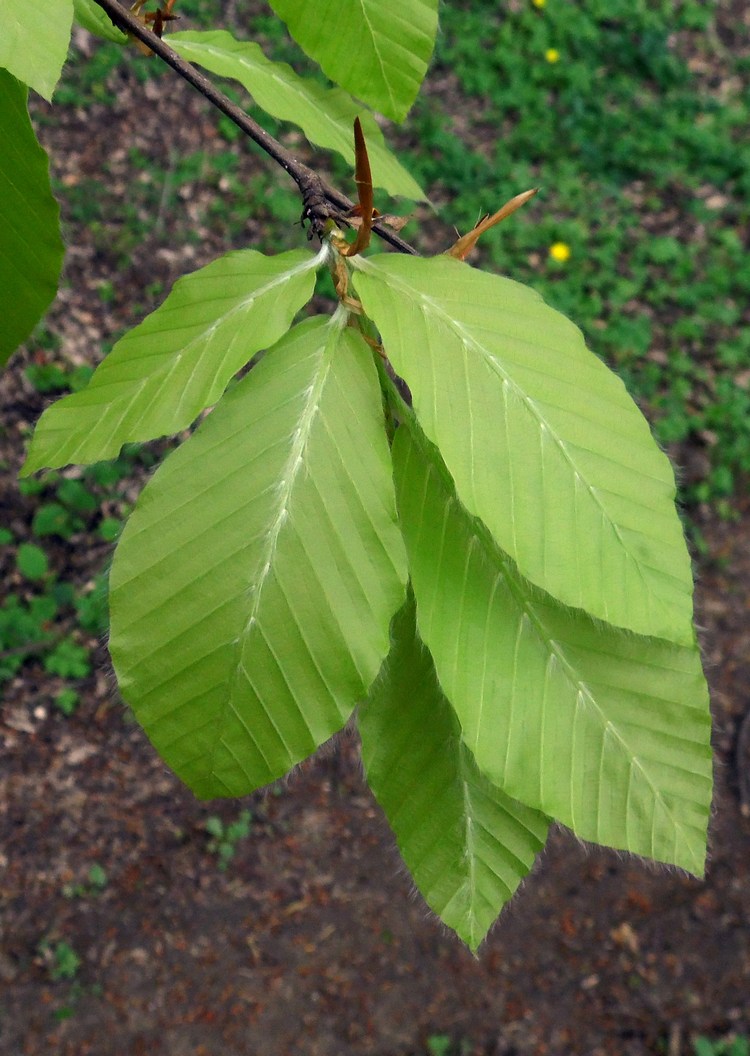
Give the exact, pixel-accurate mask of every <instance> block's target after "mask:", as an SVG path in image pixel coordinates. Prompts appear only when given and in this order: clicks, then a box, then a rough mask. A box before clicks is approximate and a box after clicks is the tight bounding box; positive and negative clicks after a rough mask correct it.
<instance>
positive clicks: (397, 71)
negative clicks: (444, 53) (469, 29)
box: [270, 0, 438, 121]
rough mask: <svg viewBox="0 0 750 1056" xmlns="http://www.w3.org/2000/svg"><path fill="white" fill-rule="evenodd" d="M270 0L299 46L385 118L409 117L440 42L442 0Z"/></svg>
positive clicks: (337, 81)
mask: <svg viewBox="0 0 750 1056" xmlns="http://www.w3.org/2000/svg"><path fill="white" fill-rule="evenodd" d="M270 3H271V7H272V8H273V9H274V11H275V12H276V14H277V15H278V16H279V17H280V18H283V20H284V21H285V22H286V24H287V27H288V29H289V32H290V33H291V35H292V36H293V37H294V39H295V40H296V41H297V43H298V44H299V45H300V47H301V48H302V49H303V50H304V51H305V52H306V53H307V54H308V55H309V56H310V58H311V59H313V60H314V61H315V62H317V63H318V64H319V66H320V67H321V68H322V69H323V71H324V72H325V74H326V75H327V76H328V77H330V79H331V80H332V81H335V82H336V83H337V84H340V85H341V87H342V88H345V89H346V90H347V91H348V92H351V93H352V95H356V96H357V97H358V98H359V99H363V100H364V101H365V102H366V103H367V104H368V105H369V106H372V107H374V109H376V110H380V112H381V113H382V114H385V116H386V117H390V118H392V119H393V120H394V121H402V120H403V119H404V117H405V116H406V114H407V112H408V110H409V107H410V106H411V105H412V103H413V102H414V100H415V98H416V96H417V93H418V91H419V87H420V85H421V83H422V81H423V79H424V75H425V73H426V72H427V66H428V63H429V61H430V57H431V55H432V49H433V47H434V45H435V36H436V34H437V24H438V4H437V0H400V2H399V3H398V4H388V3H383V0H270ZM344 26H345V27H346V32H342V27H344Z"/></svg>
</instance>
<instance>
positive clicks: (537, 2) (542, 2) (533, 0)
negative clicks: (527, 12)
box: [531, 0, 547, 7]
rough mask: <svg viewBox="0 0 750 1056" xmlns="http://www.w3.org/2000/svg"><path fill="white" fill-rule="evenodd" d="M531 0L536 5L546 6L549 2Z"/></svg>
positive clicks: (545, 0)
mask: <svg viewBox="0 0 750 1056" xmlns="http://www.w3.org/2000/svg"><path fill="white" fill-rule="evenodd" d="M531 2H532V4H533V5H534V7H544V5H545V4H546V3H547V0H531Z"/></svg>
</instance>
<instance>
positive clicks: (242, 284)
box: [21, 249, 325, 476]
mask: <svg viewBox="0 0 750 1056" xmlns="http://www.w3.org/2000/svg"><path fill="white" fill-rule="evenodd" d="M324 259H325V254H324V252H321V253H319V254H318V256H317V257H314V256H313V255H312V254H311V253H310V252H309V251H308V250H293V251H291V252H289V253H279V254H278V256H275V257H265V256H263V254H262V253H257V252H256V251H255V250H252V249H246V250H240V251H239V252H234V253H227V254H226V255H225V256H223V257H219V259H218V260H215V261H213V262H212V263H211V264H208V265H207V266H206V267H205V268H201V269H200V270H199V271H195V272H193V273H192V275H186V276H184V277H183V278H181V279H179V280H178V281H177V282H176V283H175V285H174V289H173V290H172V292H171V293H170V294H169V296H168V297H167V299H166V301H165V302H164V304H162V305H161V307H159V308H157V309H156V311H155V312H152V313H151V315H149V316H147V317H146V319H144V320H143V322H142V323H141V324H140V325H139V326H136V327H135V329H134V330H131V331H130V332H129V333H127V334H125V336H124V337H123V338H121V339H120V340H119V341H118V342H117V344H116V345H115V347H114V348H113V349H112V351H111V352H110V354H109V355H108V356H107V358H106V359H105V360H104V361H103V362H102V363H101V364H100V366H99V367H98V368H97V370H96V371H95V372H94V375H93V377H92V379H91V381H90V382H89V384H88V386H87V387H86V388H85V389H81V391H80V392H74V393H72V394H71V395H70V396H66V397H65V398H64V399H62V400H58V402H57V403H54V404H52V406H51V407H49V408H48V409H47V410H46V411H45V412H44V414H43V415H42V417H41V418H40V420H39V422H38V424H37V427H36V431H35V433H34V438H33V440H32V442H31V447H30V449H29V456H28V458H27V459H26V462H25V464H24V466H23V469H22V470H21V475H22V476H26V475H28V474H29V473H33V472H34V471H35V470H37V469H41V468H42V467H43V466H64V465H66V464H67V463H68V462H98V461H100V460H103V459H107V458H116V457H117V455H118V454H119V451H120V448H121V447H122V445H123V444H125V443H128V442H130V441H136V440H137V441H144V440H153V439H155V438H156V437H158V436H164V435H166V434H169V433H178V432H180V430H181V429H185V428H187V426H188V425H190V423H191V422H192V421H194V420H195V418H196V417H197V416H198V415H199V414H200V412H201V411H202V410H204V409H205V408H206V407H209V406H210V405H211V404H213V403H215V402H216V400H218V398H219V397H220V396H221V394H222V392H223V391H224V389H225V387H226V385H227V382H228V381H229V380H230V378H231V377H232V375H234V374H236V373H237V371H238V370H239V369H240V367H242V366H244V364H245V363H247V362H248V361H249V360H250V359H251V358H252V357H253V356H254V355H255V353H256V352H259V351H260V350H261V349H263V348H267V347H268V346H269V345H272V344H273V343H274V342H275V341H278V339H279V338H280V337H281V335H282V334H283V333H284V332H285V331H286V330H287V329H288V328H289V325H290V324H291V322H292V319H293V318H294V316H295V314H296V313H297V312H298V311H299V309H300V308H302V307H303V305H304V304H305V303H306V302H307V301H308V300H309V299H310V297H311V296H312V292H313V289H314V286H315V269H316V268H317V267H318V266H319V265H320V264H321V263H322V262H323V260H324Z"/></svg>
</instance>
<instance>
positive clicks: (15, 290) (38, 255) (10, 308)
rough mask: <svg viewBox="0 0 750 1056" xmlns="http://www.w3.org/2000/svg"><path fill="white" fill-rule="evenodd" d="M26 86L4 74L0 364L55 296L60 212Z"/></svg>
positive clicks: (0, 85)
mask: <svg viewBox="0 0 750 1056" xmlns="http://www.w3.org/2000/svg"><path fill="white" fill-rule="evenodd" d="M27 95H28V92H27V89H26V86H25V85H23V84H21V82H20V81H17V80H16V79H15V77H13V76H12V75H11V74H10V73H8V72H7V71H6V70H0V144H2V146H1V147H0V289H1V290H2V291H3V320H2V326H0V363H4V362H5V361H6V360H7V359H8V357H9V356H10V354H11V352H13V351H14V349H15V348H17V346H18V345H19V344H20V343H21V342H22V341H24V340H25V339H26V338H27V337H28V336H29V334H30V332H31V331H32V329H33V328H34V326H35V325H36V323H37V322H38V321H39V319H40V318H41V316H42V315H43V314H44V312H45V311H46V309H47V307H48V306H49V304H50V301H51V300H52V298H53V297H54V296H55V293H56V291H57V282H58V279H59V277H60V268H61V266H62V259H63V244H62V239H61V237H60V210H59V208H58V205H57V202H56V201H55V199H54V197H53V196H52V191H51V189H50V182H49V163H48V161H47V155H46V154H45V152H44V150H43V149H42V147H41V146H40V145H39V143H38V142H37V139H36V136H35V135H34V130H33V128H32V127H31V121H30V120H29V113H28V110H27V107H26V99H27Z"/></svg>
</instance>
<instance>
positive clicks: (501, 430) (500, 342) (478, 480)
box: [352, 255, 694, 645]
mask: <svg viewBox="0 0 750 1056" xmlns="http://www.w3.org/2000/svg"><path fill="white" fill-rule="evenodd" d="M352 266H353V268H354V269H355V273H354V282H355V286H356V289H357V293H358V295H359V297H360V299H361V301H362V304H363V306H364V309H365V311H366V313H367V315H368V316H369V317H370V318H371V319H372V320H373V321H374V322H375V324H376V325H377V326H378V328H379V330H380V333H381V336H382V340H383V345H384V348H385V351H386V354H387V355H388V357H389V359H390V360H391V362H392V364H393V366H394V368H395V370H396V372H397V373H398V374H400V375H401V376H402V377H403V378H404V380H405V381H406V382H407V384H408V385H409V388H410V389H411V392H412V395H413V398H414V410H415V411H416V414H417V418H418V419H419V422H420V424H421V426H422V428H423V429H424V431H425V433H426V434H427V436H428V437H429V439H430V440H431V441H432V442H433V443H434V444H436V445H437V446H438V448H439V449H440V453H441V455H442V457H443V459H444V460H445V464H446V465H447V467H448V470H449V472H450V474H451V476H452V477H453V480H454V481H455V484H456V490H457V492H458V496H459V499H460V500H461V502H462V503H463V505H464V506H465V507H466V508H467V510H468V511H469V512H470V513H472V514H474V515H476V516H477V517H479V518H480V519H481V520H482V521H483V522H484V523H485V525H486V526H487V528H488V529H489V530H490V532H491V533H492V535H493V536H494V538H495V539H496V541H497V543H498V545H499V546H500V547H501V548H502V549H503V550H505V551H506V552H507V553H508V554H510V556H511V557H512V558H513V559H514V561H516V562H517V564H518V566H519V569H520V571H521V573H522V574H523V575H524V576H526V577H527V578H528V579H530V580H531V581H532V582H533V583H536V584H537V585H538V586H540V587H542V588H543V589H544V590H546V591H547V592H548V593H550V594H552V595H553V596H554V597H556V598H559V599H560V600H561V601H563V602H564V603H565V604H567V605H571V606H575V607H577V608H581V609H584V610H586V611H587V612H589V613H591V614H592V615H594V616H597V617H599V618H600V619H603V620H606V621H608V622H609V623H612V624H616V625H618V626H621V627H627V628H629V629H630V630H632V631H636V632H638V633H639V634H648V635H653V636H656V637H661V638H668V639H670V640H671V641H675V642H679V643H681V644H683V645H689V644H691V643H692V642H693V640H694V634H693V629H692V576H691V568H690V558H689V555H688V551H687V547H686V545H685V541H684V538H683V534H682V528H681V525H680V520H679V517H678V516H677V512H676V510H675V506H674V495H675V485H674V475H673V473H672V468H671V466H670V464H669V461H668V460H667V458H666V456H665V455H664V454H663V453H662V452H661V451H660V450H659V448H658V446H657V445H656V443H655V441H654V440H653V438H652V436H651V433H650V432H649V428H648V424H647V422H646V420H645V419H644V418H643V415H642V414H641V413H640V411H639V410H638V408H637V407H636V405H635V403H634V402H633V400H632V399H631V398H630V396H629V395H628V393H627V391H626V389H625V386H624V385H623V384H622V382H621V381H620V379H619V378H617V377H616V375H614V374H613V373H612V372H611V371H610V370H608V369H607V367H605V365H604V364H603V363H602V362H601V360H599V359H598V358H597V357H596V356H595V355H594V354H593V353H592V352H590V351H589V350H588V349H587V348H586V345H585V343H584V340H583V336H582V334H581V332H580V330H578V328H577V327H575V326H574V325H573V324H572V323H571V322H570V321H569V320H568V319H566V318H565V317H564V316H563V315H560V313H559V312H556V311H554V310H553V309H552V308H549V307H548V306H547V305H546V304H544V302H543V301H542V300H541V298H540V297H539V296H538V295H537V294H536V293H535V292H534V291H533V290H530V289H528V288H527V287H526V286H522V285H521V284H520V283H517V282H513V281H511V280H510V279H505V278H500V277H499V276H497V275H490V274H487V273H484V272H480V271H476V270H475V269H474V268H471V267H469V266H468V265H467V264H463V263H461V262H460V261H458V260H454V259H452V258H451V257H449V256H441V257H435V258H432V259H429V260H424V259H418V258H415V257H397V256H395V255H392V256H388V257H385V256H379V257H371V258H367V259H365V258H362V257H353V258H352Z"/></svg>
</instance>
